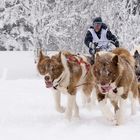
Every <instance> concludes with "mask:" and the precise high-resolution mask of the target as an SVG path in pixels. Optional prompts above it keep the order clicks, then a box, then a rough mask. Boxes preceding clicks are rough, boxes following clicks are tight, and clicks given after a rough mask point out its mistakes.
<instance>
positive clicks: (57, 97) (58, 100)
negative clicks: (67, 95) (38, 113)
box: [53, 91, 65, 113]
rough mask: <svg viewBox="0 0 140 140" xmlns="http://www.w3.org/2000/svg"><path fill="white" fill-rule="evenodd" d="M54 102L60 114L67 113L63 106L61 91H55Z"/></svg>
mask: <svg viewBox="0 0 140 140" xmlns="http://www.w3.org/2000/svg"><path fill="white" fill-rule="evenodd" d="M53 95H54V102H55V108H56V110H57V111H58V112H60V113H63V112H65V109H64V107H62V106H61V93H60V92H59V91H54V92H53Z"/></svg>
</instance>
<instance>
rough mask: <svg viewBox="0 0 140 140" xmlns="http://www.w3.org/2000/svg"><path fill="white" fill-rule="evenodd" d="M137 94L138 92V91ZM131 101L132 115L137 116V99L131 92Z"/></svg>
mask: <svg viewBox="0 0 140 140" xmlns="http://www.w3.org/2000/svg"><path fill="white" fill-rule="evenodd" d="M136 92H138V91H137V90H136ZM129 97H130V101H131V115H135V114H136V97H134V93H133V92H130V93H129Z"/></svg>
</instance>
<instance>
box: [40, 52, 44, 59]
mask: <svg viewBox="0 0 140 140" xmlns="http://www.w3.org/2000/svg"><path fill="white" fill-rule="evenodd" d="M43 58H45V55H44V54H43V50H40V52H39V59H43Z"/></svg>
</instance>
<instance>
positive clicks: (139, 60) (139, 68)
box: [134, 50, 140, 82]
mask: <svg viewBox="0 0 140 140" xmlns="http://www.w3.org/2000/svg"><path fill="white" fill-rule="evenodd" d="M134 58H135V62H136V63H135V73H136V76H137V79H138V81H139V82H140V54H139V52H138V51H137V50H136V51H135V53H134Z"/></svg>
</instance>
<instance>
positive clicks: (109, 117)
mask: <svg viewBox="0 0 140 140" xmlns="http://www.w3.org/2000/svg"><path fill="white" fill-rule="evenodd" d="M99 106H100V109H101V112H102V114H103V116H105V118H107V120H109V121H114V120H115V118H114V115H113V113H112V112H111V110H110V109H109V107H108V106H107V101H106V98H104V99H103V100H101V101H99Z"/></svg>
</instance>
